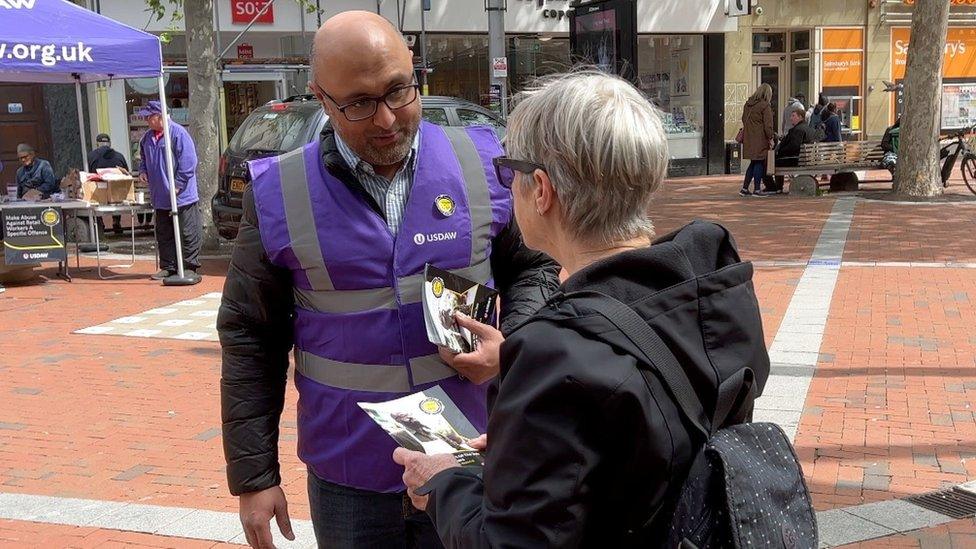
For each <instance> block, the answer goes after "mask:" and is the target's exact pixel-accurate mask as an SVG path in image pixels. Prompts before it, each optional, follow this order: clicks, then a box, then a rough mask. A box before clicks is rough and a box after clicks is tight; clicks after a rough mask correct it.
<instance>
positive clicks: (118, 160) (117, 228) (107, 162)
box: [88, 133, 129, 234]
mask: <svg viewBox="0 0 976 549" xmlns="http://www.w3.org/2000/svg"><path fill="white" fill-rule="evenodd" d="M95 144H96V145H97V147H96V148H95V149H94V150H93V151H91V152H90V153H88V171H89V172H92V173H97V172H98V170H99V169H104V168H122V169H124V170H125V171H127V172H128V171H129V163H128V162H126V161H125V157H124V156H122V153H120V152H119V151H117V150H115V149H113V148H112V138H111V137H109V135H108V134H107V133H100V134H98V135H97V136H95ZM98 225H99V227H100V228H104V227H103V225H102V218H101V217H99V218H98ZM112 232H114V233H116V234H120V233H121V232H122V216H121V215H113V216H112Z"/></svg>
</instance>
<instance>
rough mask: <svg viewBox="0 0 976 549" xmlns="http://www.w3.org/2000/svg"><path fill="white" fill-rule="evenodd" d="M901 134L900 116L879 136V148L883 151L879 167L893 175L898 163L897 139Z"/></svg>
mask: <svg viewBox="0 0 976 549" xmlns="http://www.w3.org/2000/svg"><path fill="white" fill-rule="evenodd" d="M900 136H901V118H899V119H898V120H895V123H894V124H893V125H892V126H891V127H889V128H888V129H887V130H885V133H884V136H883V137H882V138H881V150H882V151H884V158H882V159H881V167H882V168H884V169H886V170H888V171H889V172H891V175H895V167H896V166H897V165H898V141H899V138H900Z"/></svg>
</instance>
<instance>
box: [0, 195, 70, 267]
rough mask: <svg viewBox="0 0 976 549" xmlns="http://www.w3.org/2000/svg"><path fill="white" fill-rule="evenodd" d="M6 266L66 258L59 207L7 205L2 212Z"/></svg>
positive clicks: (59, 260) (58, 260)
mask: <svg viewBox="0 0 976 549" xmlns="http://www.w3.org/2000/svg"><path fill="white" fill-rule="evenodd" d="M2 217H3V247H4V262H5V263H6V264H7V265H24V264H30V263H40V262H52V261H57V262H61V261H66V260H67V256H68V254H67V251H66V250H65V247H64V240H65V239H64V224H63V222H62V221H63V217H62V214H61V208H58V207H49V206H39V207H36V208H10V209H7V210H4V211H3V212H2Z"/></svg>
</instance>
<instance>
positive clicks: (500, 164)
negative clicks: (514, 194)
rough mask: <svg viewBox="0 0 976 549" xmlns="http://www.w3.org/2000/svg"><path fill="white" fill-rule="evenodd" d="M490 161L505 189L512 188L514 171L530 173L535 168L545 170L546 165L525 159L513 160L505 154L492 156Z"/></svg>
mask: <svg viewBox="0 0 976 549" xmlns="http://www.w3.org/2000/svg"><path fill="white" fill-rule="evenodd" d="M491 163H492V164H494V166H495V175H497V176H498V182H499V183H501V184H502V186H503V187H505V188H506V189H511V188H512V182H514V181H515V172H519V173H524V174H531V173H533V172H535V171H536V170H542V171H545V170H546V167H545V166H543V165H542V164H536V163H535V162H528V161H526V160H515V159H514V158H509V157H507V156H499V157H497V158H493V159H492V160H491Z"/></svg>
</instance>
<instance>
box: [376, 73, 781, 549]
mask: <svg viewBox="0 0 976 549" xmlns="http://www.w3.org/2000/svg"><path fill="white" fill-rule="evenodd" d="M506 141H507V153H508V156H507V157H501V158H497V159H495V165H496V167H497V168H498V174H497V177H499V178H500V180H502V181H505V182H508V183H510V184H511V188H512V195H513V198H514V209H515V216H516V218H517V220H518V224H519V227H520V228H521V230H522V235H523V238H524V239H525V243H526V244H527V245H528V246H529V247H531V248H535V249H539V250H542V251H544V252H546V253H548V254H549V255H551V256H552V257H553V258H554V259H556V260H557V261H558V262H559V263H561V264H562V266H563V268H564V269H565V270H566V273H567V274H568V279H566V281H565V282H564V283H563V285H562V287H561V291H560V292H559V293H558V294H557V295H555V296H553V298H552V299H550V301H549V302H548V303H547V304H546V306H545V307H543V308H542V309H541V310H540V311H539V312H537V313H536V315H535V316H534V317H532V318H531V319H530V320H529V321H527V322H525V323H524V324H522V325H521V326H520V327H519V328H517V329H516V330H515V331H513V332H512V333H511V334H510V335H509V336H508V338H507V339H506V340H504V341H502V337H501V335H500V334H499V333H498V331H497V330H495V329H494V328H492V327H489V326H485V325H480V324H478V323H475V322H473V321H471V320H470V319H468V318H466V317H460V316H459V318H458V321H459V322H460V323H461V324H462V325H463V326H465V327H467V328H469V329H471V330H472V331H473V332H475V333H476V334H477V335H478V336H479V338H480V345H481V346H482V349H481V351H482V352H486V351H484V349H493V348H496V346H499V345H500V366H501V368H500V371H501V374H500V376H499V379H498V382H497V383H498V386H497V389H498V392H497V398H495V400H494V404H493V407H492V409H491V413H490V417H489V422H488V433H487V437H479V439H475V440H474V441H472V442H471V444H472V445H474V446H476V447H478V448H479V449H485V465H484V468H483V469H479V468H473V467H458V464H457V461H455V458H454V457H453V456H452V455H433V456H431V455H425V454H422V453H419V452H413V451H410V450H407V449H404V448H399V449H397V450H396V452H395V453H394V455H393V458H394V460H395V461H397V462H398V463H400V464H402V465H404V467H405V472H404V477H403V478H404V483H405V484H406V486H407V489H408V491H409V493H410V495H411V499H412V500H413V503H414V505H415V506H416V507H417V508H419V509H426V511H427V513H428V514H429V515H430V516H431V518H432V519H433V522H434V524H435V526H436V528H437V531H438V534H439V536H440V538H441V541H442V542H443V543H444V545H445V546H446V547H449V548H464V549H474V548H482V547H484V548H488V547H595V546H598V545H602V546H605V547H626V546H630V545H639V546H642V547H650V546H658V545H660V544H663V543H665V540H666V539H667V534H668V528H669V523H670V520H671V515H673V510H674V508H675V505H676V502H677V499H678V495H679V491H680V488H681V485H682V483H683V481H684V478H685V476H687V473H688V470H689V468H690V466H691V463H692V460H693V458H694V456H695V455H696V453H697V452H698V450H699V449H700V448H701V447H702V445H703V443H704V437H703V436H701V435H698V434H697V432H695V431H692V428H691V427H689V424H687V422H686V421H685V420H683V417H682V415H681V413H680V411H679V406H678V404H676V403H675V402H674V401H673V400H672V398H671V396H670V394H669V392H668V389H667V388H666V387H665V385H664V384H662V383H661V382H660V381H658V378H656V377H654V376H653V375H651V374H648V376H647V377H646V378H645V375H643V374H642V373H641V369H640V368H641V367H644V366H646V364H645V363H644V362H642V360H641V359H640V358H638V356H639V355H641V351H642V348H640V347H634V346H632V345H630V344H629V343H627V338H626V337H625V336H624V334H623V332H621V331H619V330H617V329H615V327H614V324H613V323H611V321H610V320H609V319H608V318H606V317H601V316H600V314H598V309H596V308H594V307H592V302H591V301H588V300H587V298H586V297H584V296H587V295H589V296H593V295H594V294H593V293H592V292H600V293H601V294H605V295H603V296H601V297H606V296H611V297H612V298H614V299H616V300H618V301H620V302H622V303H624V304H627V306H629V307H631V308H632V309H633V311H634V312H636V313H637V314H638V315H639V319H638V320H640V321H642V322H644V323H646V324H647V326H649V327H650V328H651V329H652V330H653V331H654V332H655V333H657V334H658V335H659V336H660V338H661V340H662V341H664V342H665V345H666V346H667V348H669V349H670V350H671V352H673V354H674V356H675V357H677V361H678V362H679V363H680V368H682V369H683V370H684V371H685V373H686V374H687V376H688V378H689V380H690V381H691V383H692V386H693V387H695V389H696V390H697V391H698V392H699V397H700V398H701V399H702V403H703V407H704V408H705V409H706V410H711V409H712V408H713V407H714V405H713V403H714V399H715V398H716V392H717V386H718V384H719V383H720V382H721V381H723V380H724V379H728V378H730V377H731V375H732V372H733V371H738V370H741V369H743V368H744V367H745V364H750V365H760V364H762V362H763V360H762V358H764V357H765V345H764V343H763V337H762V327H761V324H760V321H759V313H758V305H757V304H756V302H755V295H754V293H751V282H749V280H748V279H746V280H745V281H740V282H742V284H745V285H746V286H742V287H743V288H747V289H748V290H749V291H748V292H746V293H744V294H742V295H743V296H745V297H744V298H739V297H735V296H738V295H739V294H730V293H724V292H720V293H721V294H722V296H723V299H730V298H731V299H732V301H730V302H728V303H729V304H733V305H734V307H733V308H734V309H736V310H725V307H724V306H723V307H722V308H721V310H722V313H721V314H722V315H726V318H727V320H728V322H725V321H724V320H723V321H722V322H721V323H720V324H721V326H720V327H719V331H718V332H716V333H709V334H706V333H704V330H705V327H703V326H708V327H709V328H711V327H712V320H713V319H706V318H704V317H703V315H705V314H706V312H703V309H705V310H706V311H708V310H709V308H710V305H709V304H710V303H712V301H710V298H708V299H704V300H703V298H701V297H700V296H699V293H698V292H699V284H700V283H703V284H705V285H706V287H709V288H711V289H710V290H709V291H710V292H714V291H717V290H718V289H720V288H722V287H724V286H726V285H727V284H726V283H725V282H718V281H715V282H713V283H708V282H703V281H704V280H705V277H708V276H709V275H710V273H715V272H725V273H728V269H724V268H725V267H727V266H731V265H733V264H734V263H738V262H739V259H738V254H737V253H736V251H735V247H734V245H733V244H732V242H731V239H730V237H729V235H728V233H727V232H726V231H725V230H724V229H723V228H721V227H719V226H717V225H714V224H710V223H702V222H695V223H692V224H690V225H688V226H686V227H685V228H683V229H681V230H679V231H677V232H675V233H672V234H671V235H668V236H666V237H663V238H662V239H660V240H658V242H657V243H654V244H653V245H652V242H651V239H652V235H653V225H652V223H651V218H650V217H649V213H648V212H649V210H650V206H651V196H652V195H653V193H654V192H655V191H656V190H657V189H658V188H659V187H660V186H661V184H662V182H663V181H664V178H665V175H666V172H667V166H668V147H667V140H666V137H665V133H664V129H663V127H662V124H661V120H660V118H659V115H658V112H657V111H656V110H655V108H654V107H653V106H652V105H651V104H650V103H649V102H648V101H647V99H646V98H644V97H643V96H642V95H641V94H640V93H639V92H638V91H637V90H636V89H635V88H634V87H633V86H631V85H630V84H629V83H628V82H626V81H624V80H622V79H619V78H616V77H613V76H609V75H606V74H603V73H595V72H579V73H570V74H566V75H560V76H556V77H551V78H549V79H547V80H544V81H543V82H542V83H541V84H540V85H538V86H537V87H535V88H534V89H532V90H530V91H528V92H525V93H524V94H523V95H522V96H521V97H520V101H519V102H518V105H517V107H516V108H515V109H514V111H513V112H512V115H511V117H510V119H509V125H508V133H507V136H506ZM748 273H749V276H750V277H751V269H749V270H748ZM736 287H737V288H738V287H739V286H736ZM729 291H733V290H729ZM743 299H744V301H743ZM743 303H744V305H743ZM738 310H741V311H743V312H742V313H741V314H740V313H739V312H738ZM645 329H646V327H645ZM712 338H717V339H712ZM725 344H729V345H731V346H732V347H730V348H729V349H725V348H724V345H725ZM730 353H732V354H730ZM743 355H745V356H743ZM713 360H714V362H713ZM740 365H741V366H740ZM767 366H768V363H767ZM759 370H762V368H759ZM767 373H768V367H767V370H766V372H762V371H760V372H758V373H757V378H759V379H761V380H765V377H766V374H767ZM760 386H761V385H760ZM737 402H738V405H737V407H736V408H735V409H734V411H733V413H732V414H730V417H735V418H736V419H735V421H742V419H743V418H744V417H745V416H747V415H748V414H749V413H751V409H752V403H753V397H752V395H751V394H749V395H746V396H745V397H743V398H742V399H741V400H739V401H737ZM675 545H676V544H675Z"/></svg>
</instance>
